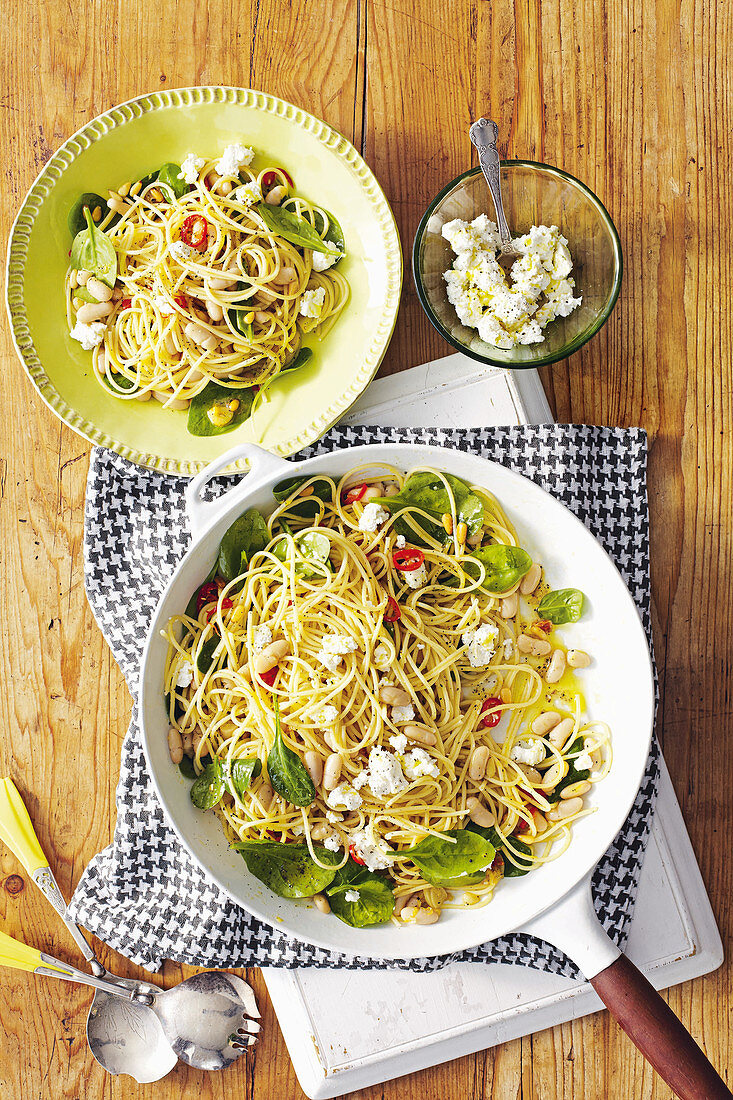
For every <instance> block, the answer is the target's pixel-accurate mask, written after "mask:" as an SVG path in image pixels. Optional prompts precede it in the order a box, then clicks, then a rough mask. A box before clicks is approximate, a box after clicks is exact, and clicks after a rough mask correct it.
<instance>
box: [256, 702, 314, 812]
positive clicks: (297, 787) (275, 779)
mask: <svg viewBox="0 0 733 1100" xmlns="http://www.w3.org/2000/svg"><path fill="white" fill-rule="evenodd" d="M274 703H275V742H274V744H273V746H272V748H271V749H270V752H269V754H268V756H267V774H268V775H269V777H270V783H271V784H272V786H273V788H274V789H275V790H276V791H277V793H278V794H279V795H280V796H281V797H282V798H285V799H287V801H288V802H292V804H293V805H294V806H310V804H311V802H312V801H313V799H314V798H315V797H316V788H315V787H314V786H313V780H312V779H311V777H310V775H309V774H308V769H307V768H306V766H305V764H304V763H303V761H302V760H301V759H300V757H299V756H298V754H297V753H296V752H293V750H292V749H291V748H289V747H288V746H287V745H286V744H285V742H284V741H283V734H282V728H281V726H280V707H279V705H278V701H277V696H275V697H274Z"/></svg>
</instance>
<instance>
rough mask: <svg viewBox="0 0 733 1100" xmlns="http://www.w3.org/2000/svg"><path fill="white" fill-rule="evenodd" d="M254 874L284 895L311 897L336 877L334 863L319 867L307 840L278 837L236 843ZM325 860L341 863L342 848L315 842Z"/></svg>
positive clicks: (317, 851)
mask: <svg viewBox="0 0 733 1100" xmlns="http://www.w3.org/2000/svg"><path fill="white" fill-rule="evenodd" d="M232 847H233V848H235V849H236V850H237V851H238V852H239V853H240V854H241V856H242V859H243V860H244V862H245V863H246V864H247V869H248V870H249V872H250V873H251V874H253V875H254V876H255V878H258V879H259V880H260V882H264V884H265V886H269V888H270V889H271V890H272V891H273V893H275V894H277V895H278V897H281V898H310V897H312V896H313V894H320V893H322V892H323V890H325V888H326V887H327V886H328V885H329V883H330V882H332V881H333V876H334V871H333V870H332V869H331V866H327V867H325V868H324V867H319V866H318V864H317V863H314V862H313V860H312V859H311V855H310V852H309V851H308V846H307V845H306V844H278V843H277V842H276V841H274V840H241V841H238V842H237V843H236V844H233V845H232ZM314 851H315V853H316V855H317V856H318V858H319V859H320V861H321V862H322V863H326V864H329V865H334V864H336V863H339V862H340V860H341V858H342V857H341V856H340V854H339V853H338V852H330V851H329V850H328V849H327V848H322V847H319V846H314Z"/></svg>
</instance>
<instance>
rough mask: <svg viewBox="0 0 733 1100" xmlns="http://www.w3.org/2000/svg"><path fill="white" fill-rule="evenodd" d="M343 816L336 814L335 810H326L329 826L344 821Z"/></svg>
mask: <svg viewBox="0 0 733 1100" xmlns="http://www.w3.org/2000/svg"><path fill="white" fill-rule="evenodd" d="M343 819H344V817H343V814H337V813H334V811H333V810H326V821H327V822H328V823H329V825H335V824H336V823H337V822H339V821H343Z"/></svg>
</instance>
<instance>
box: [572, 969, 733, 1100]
mask: <svg viewBox="0 0 733 1100" xmlns="http://www.w3.org/2000/svg"><path fill="white" fill-rule="evenodd" d="M590 984H591V985H592V986H593V988H594V989H595V991H596V993H597V994H598V996H599V997H600V998H601V1000H602V1001H603V1003H604V1004H605V1006H606V1008H607V1009H608V1010H609V1012H610V1013H611V1015H612V1016H614V1017H615V1018H616V1020H617V1021H618V1022H619V1024H620V1025H621V1027H622V1028H623V1030H624V1031H625V1032H626V1034H627V1035H628V1036H629V1038H630V1039H631V1041H632V1043H634V1044H635V1045H636V1046H637V1047H638V1048H639V1050H640V1051H641V1053H642V1054H643V1055H644V1057H645V1058H647V1059H648V1060H649V1062H651V1064H652V1065H653V1066H654V1068H655V1070H656V1071H657V1073H658V1074H659V1076H660V1077H661V1078H662V1079H663V1080H664V1081H666V1083H667V1084H668V1085H669V1086H670V1088H671V1089H673V1090H674V1092H675V1093H676V1095H677V1096H678V1097H679V1098H680V1100H732V1098H733V1093H732V1092H731V1091H730V1089H729V1088H727V1086H726V1085H725V1083H724V1082H723V1081H722V1080H721V1078H720V1077H719V1076H718V1074H717V1073H716V1072H715V1070H714V1069H713V1066H712V1065H711V1063H710V1062H709V1061H708V1060H707V1058H706V1057H705V1055H704V1054H703V1052H702V1051H701V1050H700V1047H699V1046H698V1045H697V1043H696V1042H695V1040H694V1039H693V1038H692V1036H691V1035H690V1034H689V1032H688V1031H686V1030H685V1028H684V1026H683V1025H682V1024H681V1023H680V1021H679V1020H678V1019H677V1017H676V1016H675V1014H674V1012H673V1011H672V1009H671V1008H670V1007H669V1005H668V1004H667V1002H666V1001H664V1000H663V999H662V998H661V997H660V996H659V994H658V993H657V991H656V989H654V987H653V986H652V985H650V984H649V982H648V981H647V980H646V978H645V977H644V975H643V974H642V973H641V971H639V970H637V969H636V967H635V966H634V964H633V963H632V962H630V961H629V959H627V958H626V956H625V955H621V956H619V958H618V959H616V961H615V962H613V963H611V965H610V966H607V967H606V969H605V970H601V972H600V974H596V976H595V977H594V978H591V979H590Z"/></svg>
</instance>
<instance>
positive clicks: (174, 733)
mask: <svg viewBox="0 0 733 1100" xmlns="http://www.w3.org/2000/svg"><path fill="white" fill-rule="evenodd" d="M168 752H169V753H170V757H171V760H172V761H173V763H174V764H180V763H181V761H182V760H183V741H182V740H181V735H180V733H179V732H178V730H177V729H176V727H175V726H171V728H170V729H169V730H168Z"/></svg>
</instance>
